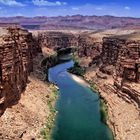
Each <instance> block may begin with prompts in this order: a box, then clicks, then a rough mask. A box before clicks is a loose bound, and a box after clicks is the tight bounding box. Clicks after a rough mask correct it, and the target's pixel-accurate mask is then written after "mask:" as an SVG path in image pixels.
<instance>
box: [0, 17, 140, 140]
mask: <svg viewBox="0 0 140 140" xmlns="http://www.w3.org/2000/svg"><path fill="white" fill-rule="evenodd" d="M77 18H79V17H77ZM132 20H134V19H132ZM67 47H73V48H75V52H74V55H75V56H76V57H77V59H78V60H79V63H80V65H81V66H82V67H84V68H85V69H86V73H85V75H84V79H86V80H87V81H88V82H91V83H95V84H96V86H97V88H98V90H99V93H100V96H101V97H102V98H104V100H105V101H106V103H107V106H108V115H109V119H108V122H107V123H108V124H109V126H110V128H111V129H112V130H113V133H114V136H115V139H116V140H127V139H134V140H139V137H140V134H139V131H140V127H139V126H140V117H139V106H140V31H139V30H135V29H131V30H130V29H124V30H123V29H108V30H101V31H100V30H99V31H93V30H57V31H56V30H48V31H45V30H36V31H35V30H32V31H31V32H28V31H27V30H25V29H20V28H19V27H11V28H1V29H0V115H2V116H1V118H0V119H1V122H0V124H1V126H0V139H4V138H5V137H6V138H7V139H9V140H10V139H16V140H17V139H31V138H34V137H37V136H38V135H39V132H38V131H39V130H34V127H35V129H37V128H38V127H39V128H40V129H41V127H42V126H43V123H45V117H46V115H45V114H47V113H48V112H49V111H48V110H46V109H45V108H48V107H47V106H46V104H45V103H44V102H45V101H47V98H48V96H51V89H50V87H49V85H48V83H47V84H45V83H44V82H43V80H42V79H43V72H42V69H43V68H41V66H40V62H41V61H42V59H44V58H46V57H48V56H50V55H52V54H54V53H55V52H56V50H59V49H61V48H67ZM49 65H50V66H51V65H53V62H52V60H50V61H49ZM34 86H35V87H34ZM42 90H43V91H42ZM40 91H41V95H40ZM45 92H47V93H45ZM22 93H24V94H23V95H22ZM43 94H44V95H43ZM39 98H41V99H39ZM37 99H39V101H40V102H39V101H38V102H39V103H40V104H41V105H42V106H44V107H42V106H41V105H39V107H37V105H38V104H37V105H36V106H34V105H33V104H28V102H30V100H33V103H34V104H36V102H37ZM42 100H43V101H42ZM30 108H33V110H31V109H30ZM36 108H37V109H38V110H39V111H38V112H37V111H36ZM40 108H41V109H42V110H43V111H44V113H43V111H42V110H41V109H40ZM26 109H27V110H26ZM22 110H23V111H24V113H23V114H22ZM3 113H4V114H3ZM12 113H13V114H14V115H13V114H12ZM28 113H29V114H30V113H31V114H32V115H27V114H28ZM38 113H39V115H40V116H41V117H39V115H37V114H38ZM9 114H12V115H11V117H9V118H8V115H9ZM16 115H17V116H18V118H20V119H21V120H22V123H24V126H23V127H21V126H22V124H21V123H20V122H19V121H17V119H16ZM34 115H37V118H35V116H34ZM25 117H26V118H25ZM12 118H14V119H15V120H16V121H17V124H15V125H14V122H13V120H12ZM28 118H29V119H28ZM32 119H35V120H36V121H37V122H38V123H37V128H36V126H34V125H33V122H32V121H31V120H32ZM41 119H42V120H41ZM23 121H25V122H23ZM28 121H29V122H28ZM30 121H31V122H30ZM39 121H40V122H41V123H39ZM6 122H9V123H12V126H13V127H14V131H16V132H17V131H18V132H20V134H19V133H18V132H17V133H16V132H15V133H14V132H12V134H11V133H10V132H9V131H12V130H11V129H12V127H10V124H9V125H8V126H6V125H5V124H6ZM28 124H30V125H29V126H28ZM38 125H39V126H38ZM26 128H27V130H26ZM39 128H38V129H39ZM8 129H9V131H7V130H8ZM30 129H33V132H31V130H30ZM5 130H6V131H7V132H8V133H9V134H8V133H6V132H5ZM19 130H20V131H19ZM25 130H26V132H25ZM24 133H26V134H24ZM34 133H35V134H34ZM36 133H37V134H36ZM30 134H31V135H33V137H31V135H30ZM10 135H11V136H10ZM21 135H22V136H21ZM24 135H25V136H24ZM26 135H27V136H29V137H28V138H27V137H26ZM24 137H25V138H24ZM38 139H39V138H38ZM40 139H41V138H40Z"/></svg>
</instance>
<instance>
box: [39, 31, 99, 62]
mask: <svg viewBox="0 0 140 140" xmlns="http://www.w3.org/2000/svg"><path fill="white" fill-rule="evenodd" d="M38 40H39V44H40V47H41V48H42V49H44V48H47V52H46V54H47V53H48V51H49V49H52V50H58V49H60V48H67V47H73V48H75V49H76V53H77V55H78V56H79V57H80V58H82V57H90V58H91V60H92V59H93V58H96V57H99V56H100V54H101V51H102V41H97V40H96V38H94V37H90V36H89V35H88V34H85V33H67V32H60V31H56V32H55V31H52V32H51V31H50V32H49V31H48V32H41V33H39V34H38Z"/></svg>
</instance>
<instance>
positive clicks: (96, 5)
mask: <svg viewBox="0 0 140 140" xmlns="http://www.w3.org/2000/svg"><path fill="white" fill-rule="evenodd" d="M76 14H81V15H98V16H102V15H112V16H119V17H120V16H123V17H140V0H0V17H11V16H27V17H34V16H49V17H50V16H66V15H76Z"/></svg>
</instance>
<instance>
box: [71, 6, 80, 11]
mask: <svg viewBox="0 0 140 140" xmlns="http://www.w3.org/2000/svg"><path fill="white" fill-rule="evenodd" d="M79 9H80V8H79V7H72V10H76V11H78V10H79Z"/></svg>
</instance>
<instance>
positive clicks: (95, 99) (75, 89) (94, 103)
mask: <svg viewBox="0 0 140 140" xmlns="http://www.w3.org/2000/svg"><path fill="white" fill-rule="evenodd" d="M72 66H73V61H69V62H66V63H63V64H60V65H57V66H55V67H52V68H50V69H49V80H50V82H53V83H55V84H56V85H57V86H58V87H59V89H60V96H59V99H58V101H57V104H56V109H57V111H58V114H57V116H56V121H55V127H54V130H53V134H52V139H53V140H113V135H112V132H111V130H110V129H109V127H108V126H107V125H106V124H104V123H103V122H102V121H101V113H100V98H99V96H98V94H96V93H94V92H93V91H92V90H91V89H90V88H89V87H87V86H84V85H82V84H80V83H78V82H77V81H75V80H74V79H73V78H72V77H71V75H70V74H69V73H68V72H67V69H68V68H70V67H72Z"/></svg>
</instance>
